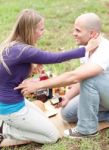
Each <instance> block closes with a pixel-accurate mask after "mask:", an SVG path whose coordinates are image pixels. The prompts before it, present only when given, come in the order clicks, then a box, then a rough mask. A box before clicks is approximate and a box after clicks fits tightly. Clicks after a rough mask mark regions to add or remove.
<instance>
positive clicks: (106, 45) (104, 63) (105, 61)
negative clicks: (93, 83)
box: [80, 37, 109, 73]
mask: <svg viewBox="0 0 109 150" xmlns="http://www.w3.org/2000/svg"><path fill="white" fill-rule="evenodd" d="M80 62H81V63H87V62H91V63H93V64H98V65H99V66H100V67H102V68H103V69H104V72H105V73H106V72H107V71H109V40H107V39H106V38H104V37H101V42H100V45H99V47H98V48H97V49H96V51H95V52H94V53H93V54H92V55H91V56H90V58H89V54H88V52H86V54H85V57H83V58H82V59H80Z"/></svg>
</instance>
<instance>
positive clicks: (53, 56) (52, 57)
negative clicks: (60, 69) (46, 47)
mask: <svg viewBox="0 0 109 150" xmlns="http://www.w3.org/2000/svg"><path fill="white" fill-rule="evenodd" d="M85 51H86V50H85V47H81V48H76V49H72V50H69V51H66V52H48V51H43V50H39V49H36V48H35V47H29V48H28V49H25V50H24V51H23V52H22V54H21V56H20V62H23V63H38V64H53V63H61V62H63V61H67V60H70V59H76V58H80V57H84V56H85Z"/></svg>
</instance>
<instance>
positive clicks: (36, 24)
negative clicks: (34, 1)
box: [0, 9, 94, 143]
mask: <svg viewBox="0 0 109 150" xmlns="http://www.w3.org/2000/svg"><path fill="white" fill-rule="evenodd" d="M43 32H44V18H43V17H42V16H40V15H39V14H38V13H37V12H36V11H35V10H31V9H26V10H23V11H22V12H21V13H20V15H19V17H18V19H17V21H16V23H15V26H14V28H13V30H12V33H11V35H10V36H9V37H8V38H7V39H6V41H4V42H3V43H2V44H1V45H0V51H1V54H0V119H1V120H2V123H1V127H0V141H1V142H2V140H3V138H12V139H18V140H24V141H26V140H29V141H34V142H38V143H55V142H56V141H57V140H58V139H59V138H60V136H59V132H58V130H57V129H56V127H55V126H54V125H53V124H52V123H51V122H50V121H49V119H48V118H47V117H45V116H44V114H43V112H42V111H41V110H40V109H39V108H38V107H37V106H35V105H34V104H33V103H31V102H29V101H25V100H24V97H23V95H22V93H21V91H20V90H14V87H16V86H18V85H19V83H21V82H22V81H23V80H24V79H26V78H27V77H28V75H29V72H30V70H31V64H32V63H34V64H52V63H60V62H62V61H66V60H69V59H72V58H79V57H83V56H84V55H85V48H84V47H83V48H79V49H75V50H70V51H67V52H61V53H50V52H45V51H42V50H39V49H38V48H35V47H34V45H35V43H36V42H37V41H38V39H39V38H40V37H41V36H42V35H43ZM91 45H92V46H91ZM86 49H88V50H91V49H94V47H93V44H90V43H89V45H88V46H87V47H86Z"/></svg>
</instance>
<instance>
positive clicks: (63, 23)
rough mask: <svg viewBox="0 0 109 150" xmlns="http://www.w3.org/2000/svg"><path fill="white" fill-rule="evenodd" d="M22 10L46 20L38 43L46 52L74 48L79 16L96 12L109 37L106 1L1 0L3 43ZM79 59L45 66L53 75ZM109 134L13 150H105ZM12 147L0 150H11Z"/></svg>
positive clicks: (0, 14) (76, 64)
mask: <svg viewBox="0 0 109 150" xmlns="http://www.w3.org/2000/svg"><path fill="white" fill-rule="evenodd" d="M25 8H33V9H36V10H37V11H38V12H39V13H40V14H42V15H43V16H44V17H45V25H46V31H45V34H44V36H43V38H42V39H41V40H40V41H39V43H38V44H37V45H38V47H40V48H41V49H44V50H48V51H64V50H68V49H71V48H74V47H76V45H75V41H74V40H73V37H72V34H71V33H72V30H73V23H74V20H75V18H76V17H77V16H78V15H80V14H81V13H85V12H95V13H97V14H98V15H99V16H100V18H101V19H102V23H103V26H102V32H103V34H105V35H106V36H107V37H109V0H81V1H78V0H28V1H27V0H0V42H1V41H3V40H4V39H5V38H6V37H7V36H8V34H9V33H10V30H11V28H12V26H13V24H14V22H15V20H16V17H17V15H18V13H19V12H20V11H21V10H22V9H25ZM78 65H79V61H78V60H72V61H69V62H65V63H63V64H57V65H47V66H45V67H46V68H47V69H50V70H52V71H53V72H54V73H55V74H60V73H62V72H65V71H69V70H72V69H74V68H75V67H77V66H78ZM108 137H109V131H108V130H107V131H106V132H105V133H104V134H101V135H99V136H98V137H96V138H94V139H87V140H81V141H75V140H68V139H66V138H63V139H62V140H60V141H59V142H58V143H56V144H54V145H50V144H47V145H43V146H38V147H37V144H35V143H33V144H29V145H26V146H20V147H18V148H17V147H15V148H14V149H15V150H67V149H68V150H108V149H109V139H108ZM12 149H13V148H2V150H12Z"/></svg>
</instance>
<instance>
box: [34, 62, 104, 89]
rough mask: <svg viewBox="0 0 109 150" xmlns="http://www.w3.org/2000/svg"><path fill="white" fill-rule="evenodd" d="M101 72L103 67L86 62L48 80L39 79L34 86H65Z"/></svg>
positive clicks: (39, 87)
mask: <svg viewBox="0 0 109 150" xmlns="http://www.w3.org/2000/svg"><path fill="white" fill-rule="evenodd" d="M102 72H103V69H102V68H101V67H100V66H99V65H97V64H91V63H87V64H84V65H81V66H80V67H78V68H77V69H75V70H74V71H70V72H66V73H64V74H62V75H60V76H57V77H55V78H51V79H49V80H45V81H41V82H40V83H39V84H40V85H36V88H38V89H41V88H46V87H57V86H58V87H61V86H67V85H70V84H75V83H79V82H80V81H82V80H84V79H87V78H90V77H93V76H97V75H99V74H100V73H102Z"/></svg>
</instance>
